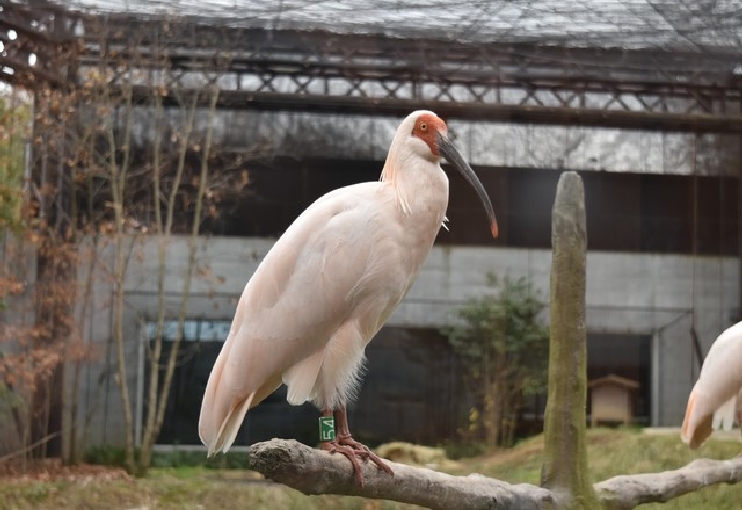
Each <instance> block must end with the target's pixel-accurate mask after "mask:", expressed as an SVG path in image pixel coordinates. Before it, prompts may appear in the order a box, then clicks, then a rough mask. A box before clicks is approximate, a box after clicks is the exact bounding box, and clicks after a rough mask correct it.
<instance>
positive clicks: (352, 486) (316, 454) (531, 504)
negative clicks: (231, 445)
mask: <svg viewBox="0 0 742 510" xmlns="http://www.w3.org/2000/svg"><path fill="white" fill-rule="evenodd" d="M387 463H388V464H389V467H391V468H392V470H393V471H394V476H393V477H392V476H389V475H388V474H387V473H385V472H383V471H379V470H378V469H376V467H375V466H373V465H369V464H368V463H363V464H362V466H363V487H358V486H357V485H356V483H355V481H354V475H353V468H352V466H351V464H350V461H348V459H346V458H345V457H343V456H342V455H332V454H330V453H327V452H325V451H322V450H316V449H313V448H310V447H309V446H307V445H304V444H302V443H299V442H297V441H294V440H286V439H272V440H271V441H267V442H264V443H257V444H254V445H252V446H251V447H250V467H251V469H254V470H255V471H258V472H260V473H262V474H263V475H265V477H266V478H269V479H271V480H273V481H276V482H279V483H282V484H284V485H287V486H289V487H291V488H294V489H297V490H298V491H300V492H302V493H304V494H340V495H346V496H361V497H364V498H372V499H388V500H392V501H398V502H400V503H413V504H416V505H420V506H424V507H427V508H431V509H433V510H449V509H451V508H456V509H458V510H473V509H483V508H486V509H491V510H515V509H521V510H539V509H544V508H553V506H554V505H553V503H554V496H553V494H552V493H551V492H549V491H548V490H547V489H543V488H541V487H536V486H533V485H529V484H517V485H511V484H509V483H507V482H502V481H500V480H495V479H492V478H486V477H484V476H454V475H449V474H446V473H439V472H437V471H432V470H430V469H426V468H419V467H413V466H407V465H404V464H397V463H394V462H387Z"/></svg>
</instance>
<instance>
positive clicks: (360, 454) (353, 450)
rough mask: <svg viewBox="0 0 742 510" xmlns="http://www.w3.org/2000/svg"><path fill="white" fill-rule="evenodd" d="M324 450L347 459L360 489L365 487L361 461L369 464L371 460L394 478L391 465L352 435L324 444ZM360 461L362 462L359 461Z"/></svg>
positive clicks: (339, 437)
mask: <svg viewBox="0 0 742 510" xmlns="http://www.w3.org/2000/svg"><path fill="white" fill-rule="evenodd" d="M321 447H322V449H323V450H326V451H328V452H330V453H336V452H337V453H341V454H343V455H345V456H346V457H347V459H348V460H349V461H350V463H351V464H353V473H354V474H355V479H356V484H358V486H359V487H363V476H362V473H361V462H360V461H361V460H363V461H364V462H368V461H369V460H370V461H371V462H373V463H374V464H376V468H377V469H380V470H382V471H385V472H387V473H389V474H390V475H392V476H394V471H392V468H390V467H389V465H388V464H387V463H386V462H384V460H382V459H381V458H380V457H379V456H378V455H376V454H375V453H374V452H372V451H371V450H369V448H368V446H366V445H364V444H362V443H359V442H358V441H356V440H355V439H353V437H351V435H350V434H348V435H343V436H340V435H339V436H338V437H337V438H336V439H335V440H333V441H330V442H327V443H322V446H321ZM359 459H360V460H359Z"/></svg>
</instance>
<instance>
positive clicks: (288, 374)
mask: <svg viewBox="0 0 742 510" xmlns="http://www.w3.org/2000/svg"><path fill="white" fill-rule="evenodd" d="M441 157H445V158H446V159H447V160H448V162H449V163H450V164H451V165H452V166H453V167H455V168H456V169H457V170H458V171H459V172H461V174H462V175H463V176H464V177H465V178H466V180H467V181H468V182H469V184H471V185H472V186H473V187H474V189H475V190H476V192H477V194H478V195H479V199H480V200H481V201H482V203H483V205H484V207H485V210H486V212H487V214H488V217H489V221H490V228H491V232H492V235H493V237H497V221H496V220H495V214H494V212H493V209H492V204H491V202H490V199H489V197H488V196H487V193H486V192H485V190H484V188H483V187H482V184H481V183H480V181H479V179H478V178H477V176H476V174H475V173H474V171H473V170H472V169H471V167H469V165H468V164H466V162H464V159H463V158H462V157H461V155H460V154H459V152H458V151H457V150H456V148H455V147H454V146H453V145H452V143H451V142H450V141H449V139H448V129H447V127H446V123H445V122H443V121H442V120H441V119H440V118H439V117H437V116H436V115H435V114H434V113H433V112H429V111H416V112H414V113H412V114H410V115H409V116H408V117H407V118H406V119H404V121H403V122H402V123H401V124H400V126H399V128H398V129H397V132H396V134H395V136H394V139H393V140H392V145H391V147H390V148H389V154H388V156H387V159H386V162H385V163H384V168H383V170H382V172H381V180H380V181H378V182H366V183H361V184H354V185H352V186H347V187H344V188H341V189H337V190H334V191H331V192H329V193H327V194H326V195H324V196H322V197H320V198H319V199H317V201H315V202H314V203H313V204H312V205H310V206H309V207H308V208H307V209H306V210H305V211H304V212H303V213H302V214H301V215H300V216H299V217H298V218H297V219H296V220H295V221H294V223H293V224H292V225H291V226H290V227H289V228H288V229H287V230H286V232H285V233H284V234H283V235H282V236H281V238H280V239H279V240H278V241H277V242H276V244H275V245H274V246H273V247H272V248H271V250H270V251H269V252H268V254H267V255H266V256H265V258H264V259H263V261H262V262H261V264H260V265H259V266H258V269H257V270H256V271H255V274H253V276H252V278H250V281H249V282H248V283H247V285H246V286H245V289H244V291H243V293H242V296H241V297H240V300H239V302H238V304H237V310H236V312H235V317H234V320H233V321H232V326H231V329H230V331H229V336H228V337H227V340H226V341H225V342H224V345H223V346H222V350H221V352H220V353H219V356H218V357H217V359H216V362H215V363H214V368H213V369H212V371H211V374H210V376H209V381H208V383H207V386H206V392H205V394H204V398H203V402H202V404H201V416H200V421H199V435H200V437H201V441H202V442H203V443H204V444H205V445H206V446H207V448H208V454H209V455H213V454H214V453H215V452H218V451H223V452H226V451H227V450H228V449H229V447H230V445H231V444H232V443H233V442H234V440H235V437H236V436H237V431H238V429H239V427H240V425H241V423H242V421H243V419H244V417H245V413H246V412H247V411H248V410H249V409H250V408H252V407H255V406H257V405H258V403H260V401H262V400H263V399H264V398H266V397H267V396H268V395H269V394H271V393H272V392H273V391H274V390H275V389H276V388H278V386H280V385H281V383H284V384H286V386H287V387H288V395H287V400H288V402H289V403H290V404H293V405H299V404H302V403H303V402H305V401H312V402H313V403H314V404H315V405H316V406H317V407H318V408H319V409H320V410H321V411H322V413H323V415H324V416H328V417H329V416H334V420H335V423H336V428H337V434H336V437H335V439H334V440H333V441H331V442H327V443H322V448H323V449H326V450H329V451H330V452H339V453H342V454H343V455H345V456H346V457H347V458H348V459H349V460H350V461H351V463H352V465H353V469H354V472H355V477H356V482H357V483H359V484H362V478H361V466H360V460H364V461H367V460H371V461H372V462H374V463H375V464H376V466H377V467H378V468H379V469H383V470H385V471H388V472H389V473H391V470H390V469H389V467H388V466H387V465H386V464H385V463H384V462H383V461H382V460H381V459H379V458H378V457H377V456H376V455H374V454H373V453H371V452H370V451H369V449H368V448H367V447H366V446H364V445H362V444H361V443H359V442H357V441H355V440H354V439H353V438H352V437H351V434H350V430H349V428H348V420H347V413H346V403H347V402H348V400H349V399H351V398H352V397H353V396H354V393H355V391H356V390H357V387H358V382H359V376H360V372H361V368H362V364H363V359H364V351H365V348H366V345H367V344H368V342H369V341H370V340H371V338H373V336H374V335H375V334H376V333H377V332H378V331H379V329H381V327H382V325H383V324H384V323H385V322H386V320H387V319H388V318H389V316H390V315H391V313H392V312H393V311H394V309H395V308H396V307H397V305H398V304H399V302H400V301H401V300H402V298H403V297H404V296H405V294H407V291H409V290H410V287H411V286H412V284H413V282H414V281H415V279H416V277H417V275H418V273H419V271H420V268H421V266H422V265H423V262H424V261H425V258H426V256H427V254H428V252H429V251H430V248H431V247H432V246H433V240H434V239H435V237H436V235H437V234H438V231H439V229H440V227H441V225H442V224H443V221H444V220H445V214H446V207H447V205H448V178H447V177H446V174H445V173H444V172H443V170H442V169H441V167H440V160H441ZM359 459H360V460H359Z"/></svg>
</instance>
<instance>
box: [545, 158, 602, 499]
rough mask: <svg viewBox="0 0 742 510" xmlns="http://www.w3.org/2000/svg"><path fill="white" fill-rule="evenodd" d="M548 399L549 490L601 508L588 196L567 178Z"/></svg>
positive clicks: (558, 223)
mask: <svg viewBox="0 0 742 510" xmlns="http://www.w3.org/2000/svg"><path fill="white" fill-rule="evenodd" d="M551 242H552V260H551V296H550V328H551V331H550V343H549V395H548V402H547V405H546V416H545V420H544V455H545V461H544V465H543V469H542V473H541V481H542V485H543V486H544V487H547V488H549V489H551V490H553V491H564V492H566V493H568V494H570V505H569V506H570V507H571V508H573V509H585V510H589V509H592V508H596V507H597V504H596V500H595V494H594V492H593V489H592V486H591V485H590V480H589V476H588V471H587V451H586V448H585V423H586V419H587V417H586V411H585V403H586V398H587V384H586V358H587V352H586V341H585V261H586V254H585V252H586V249H587V234H586V231H585V196H584V190H583V186H582V179H581V178H580V177H579V176H578V175H577V173H576V172H565V173H563V174H562V176H561V177H560V179H559V184H558V185H557V192H556V199H555V201H554V209H553V213H552V233H551Z"/></svg>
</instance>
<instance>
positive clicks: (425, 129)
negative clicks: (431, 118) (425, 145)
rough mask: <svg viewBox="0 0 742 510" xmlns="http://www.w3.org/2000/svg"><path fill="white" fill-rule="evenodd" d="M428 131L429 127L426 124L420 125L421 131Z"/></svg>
mask: <svg viewBox="0 0 742 510" xmlns="http://www.w3.org/2000/svg"><path fill="white" fill-rule="evenodd" d="M427 130H428V125H427V124H426V123H424V122H421V123H420V131H422V132H425V131H427Z"/></svg>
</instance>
